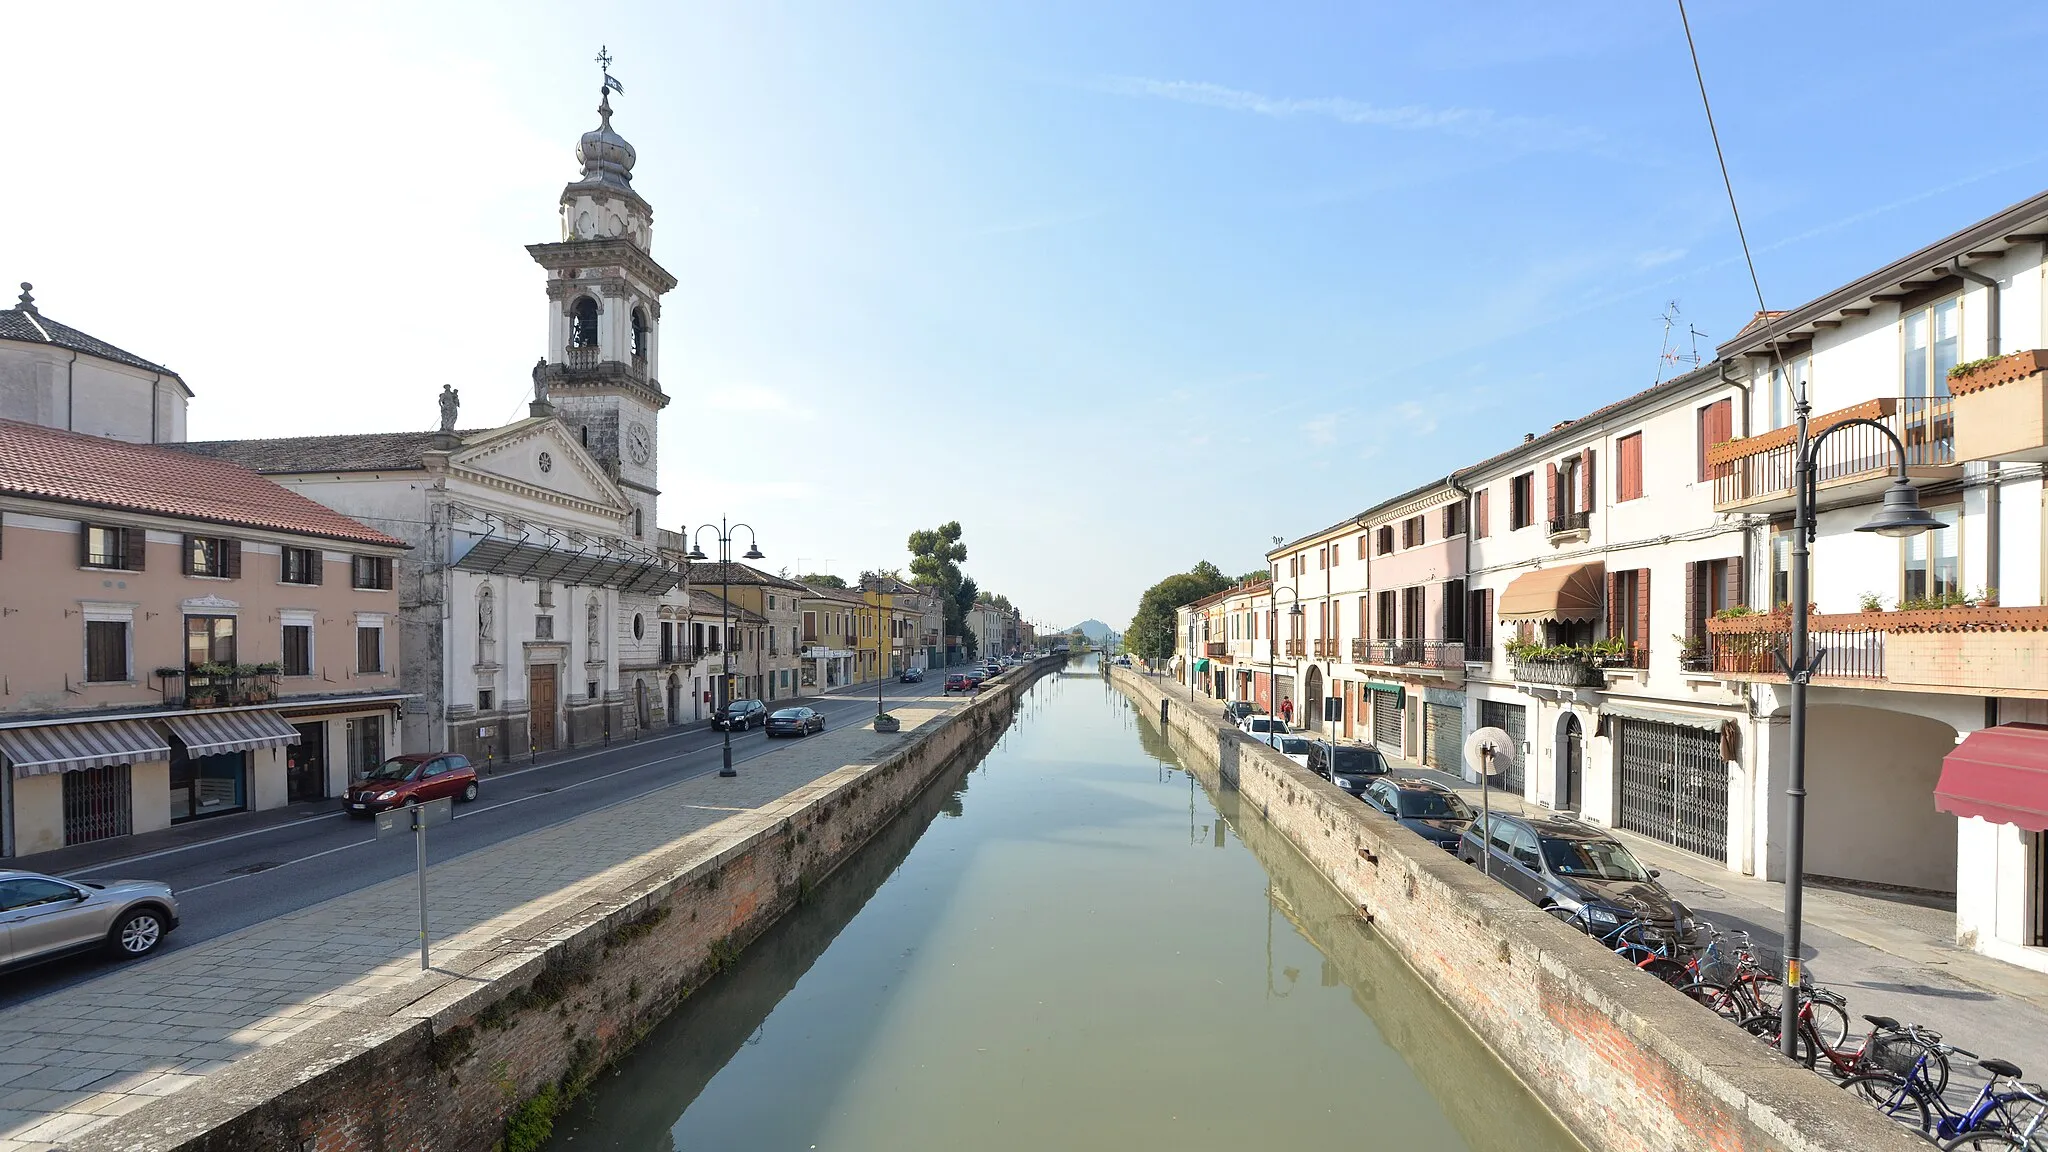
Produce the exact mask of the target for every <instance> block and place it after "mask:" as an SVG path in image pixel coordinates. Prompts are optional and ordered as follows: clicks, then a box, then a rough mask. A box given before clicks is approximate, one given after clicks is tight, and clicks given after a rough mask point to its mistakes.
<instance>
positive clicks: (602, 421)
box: [526, 53, 676, 544]
mask: <svg viewBox="0 0 2048 1152" xmlns="http://www.w3.org/2000/svg"><path fill="white" fill-rule="evenodd" d="M598 63H599V65H600V66H602V67H605V68H607V69H608V68H609V66H610V64H611V57H610V56H609V55H608V54H605V53H600V54H599V56H598ZM613 92H618V93H620V94H621V95H624V94H625V87H624V86H623V85H621V84H620V83H619V82H618V81H617V80H614V79H612V77H611V74H610V72H609V71H607V72H606V73H605V76H604V84H603V86H602V87H601V88H599V89H598V104H597V117H598V122H597V127H596V128H594V129H592V130H591V131H588V132H585V133H584V134H583V138H582V140H580V141H579V142H578V143H577V145H576V159H577V162H578V163H580V164H581V165H582V167H583V174H582V176H580V177H579V178H578V179H576V180H574V181H572V182H571V183H570V184H569V185H568V186H567V187H565V188H563V189H562V198H561V212H562V238H561V239H560V240H558V241H555V242H553V243H548V244H529V245H527V246H526V251H527V252H528V253H529V254H530V255H532V257H533V259H534V262H535V263H537V264H539V265H540V266H541V267H542V268H545V269H547V274H548V280H547V294H548V303H547V316H548V329H547V331H548V343H547V355H546V356H545V357H543V358H542V359H541V361H540V363H538V364H536V365H534V369H533V398H534V403H533V409H534V414H535V415H543V414H547V413H550V412H551V413H553V414H554V415H557V416H560V417H561V419H562V422H563V423H564V424H567V425H568V426H569V430H570V431H571V432H572V433H574V434H576V435H578V436H579V437H581V438H582V440H583V444H584V447H586V448H588V449H589V450H590V453H591V455H593V456H595V457H597V458H598V459H599V460H600V461H602V462H603V463H604V464H605V466H606V467H607V468H609V469H610V470H611V472H612V475H613V476H614V477H615V478H616V479H617V480H618V482H619V484H620V486H621V487H622V488H624V489H625V491H626V495H627V498H628V499H630V500H631V501H632V503H633V509H634V514H633V516H632V518H631V522H629V523H627V524H626V525H625V534H626V535H627V536H629V537H633V538H635V539H637V540H639V541H641V542H644V543H649V544H651V543H652V542H653V540H654V539H655V535H654V534H655V524H656V509H655V504H656V500H657V499H658V497H659V496H660V492H659V490H658V489H657V488H656V487H655V480H656V476H657V471H656V464H657V459H656V441H657V436H656V431H657V427H658V421H659V419H660V415H661V410H662V409H663V408H665V407H667V406H668V395H667V394H666V393H665V392H663V391H662V390H661V379H660V372H659V368H660V363H661V337H660V322H661V297H662V296H663V295H664V294H665V293H667V292H668V290H669V289H671V288H674V287H675V286H676V278H675V277H674V276H671V275H669V274H668V271H667V270H666V269H664V268H663V267H662V266H661V265H659V264H657V263H655V262H654V257H653V256H652V255H651V254H650V253H651V249H652V246H653V242H654V209H653V208H652V207H650V206H649V205H648V203H647V201H646V200H643V199H641V197H640V194H639V193H638V192H635V191H634V190H633V164H634V161H635V159H636V156H635V154H634V152H633V146H632V145H631V144H628V143H627V142H626V139H625V137H623V136H621V135H619V134H618V133H617V132H616V131H614V130H613V129H612V102H611V94H612V93H613Z"/></svg>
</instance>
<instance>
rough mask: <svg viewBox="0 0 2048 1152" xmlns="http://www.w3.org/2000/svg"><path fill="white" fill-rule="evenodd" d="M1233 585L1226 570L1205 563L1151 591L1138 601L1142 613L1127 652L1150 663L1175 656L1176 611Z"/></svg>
mask: <svg viewBox="0 0 2048 1152" xmlns="http://www.w3.org/2000/svg"><path fill="white" fill-rule="evenodd" d="M1230 585H1231V580H1230V578H1229V577H1227V576H1225V575H1224V574H1223V570H1222V569H1220V568H1218V567H1216V566H1215V565H1214V564H1211V563H1209V562H1208V561H1207V560H1204V561H1202V562H1200V563H1199V564H1196V565H1195V566H1194V567H1193V568H1191V569H1189V570H1188V571H1186V572H1181V573H1177V574H1175V575H1172V576H1168V577H1167V578H1166V579H1164V580H1161V581H1160V582H1159V583H1157V584H1154V585H1153V586H1152V587H1150V588H1147V589H1146V590H1145V595H1144V596H1142V597H1140V598H1139V600H1138V614H1137V615H1135V616H1133V617H1131V626H1130V627H1129V628H1128V629H1126V630H1125V631H1124V635H1123V649H1124V651H1126V652H1129V653H1130V654H1132V655H1134V656H1138V657H1140V658H1142V659H1146V660H1158V659H1160V658H1162V657H1165V656H1170V655H1172V654H1173V618H1174V617H1173V614H1174V609H1176V608H1179V607H1181V606H1182V605H1184V604H1192V603H1194V602H1195V601H1197V600H1200V599H1201V598H1202V597H1204V596H1211V595H1214V594H1215V593H1218V592H1221V591H1223V590H1224V589H1225V588H1228V587H1230Z"/></svg>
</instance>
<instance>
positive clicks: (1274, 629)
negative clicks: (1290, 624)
mask: <svg viewBox="0 0 2048 1152" xmlns="http://www.w3.org/2000/svg"><path fill="white" fill-rule="evenodd" d="M1282 588H1285V589H1286V590H1287V595H1288V596H1289V597H1290V598H1291V599H1292V600H1293V603H1292V604H1290V605H1289V606H1288V609H1287V615H1288V616H1289V617H1290V618H1292V617H1296V616H1300V615H1301V614H1302V612H1301V593H1299V592H1296V591H1295V590H1294V586H1293V585H1292V584H1275V585H1273V587H1272V590H1271V591H1269V592H1268V593H1267V595H1269V596H1271V597H1272V598H1273V609H1272V612H1273V623H1272V626H1271V627H1270V628H1268V629H1267V632H1268V633H1269V635H1268V636H1267V637H1266V699H1267V700H1268V701H1269V702H1270V703H1271V704H1272V708H1271V709H1270V710H1269V711H1268V712H1267V713H1266V747H1268V748H1271V747H1272V746H1273V720H1274V718H1276V717H1278V716H1279V715H1280V682H1279V681H1278V680H1275V679H1274V678H1273V649H1274V648H1275V647H1276V646H1278V645H1279V643H1280V636H1279V632H1280V590H1281V589H1282ZM1289 631H1293V629H1291V628H1290V629H1289Z"/></svg>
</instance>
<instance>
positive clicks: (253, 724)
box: [164, 711, 300, 824]
mask: <svg viewBox="0 0 2048 1152" xmlns="http://www.w3.org/2000/svg"><path fill="white" fill-rule="evenodd" d="M164 726H165V727H166V728H169V729H170V731H171V797H170V799H171V823H173V824H182V823H184V822H186V821H188V820H203V819H205V818H207V817H209V816H225V815H226V814H228V813H230V812H243V811H246V810H248V809H249V808H250V807H251V806H252V804H251V800H250V790H251V782H250V779H249V768H250V763H249V761H250V753H251V752H256V751H259V750H264V749H272V748H283V747H286V746H289V745H294V744H297V743H299V739H300V736H299V731H298V729H296V728H294V727H292V726H291V725H290V724H287V723H285V722H284V720H283V719H282V718H281V717H279V716H278V715H277V713H275V712H270V711H253V712H241V711H235V712H195V713H192V714H190V715H184V716H166V717H165V718H164Z"/></svg>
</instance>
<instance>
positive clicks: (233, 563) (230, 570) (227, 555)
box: [220, 540, 242, 580]
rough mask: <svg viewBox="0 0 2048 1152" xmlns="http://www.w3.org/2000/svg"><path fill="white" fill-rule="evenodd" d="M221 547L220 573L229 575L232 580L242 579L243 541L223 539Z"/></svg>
mask: <svg viewBox="0 0 2048 1152" xmlns="http://www.w3.org/2000/svg"><path fill="white" fill-rule="evenodd" d="M220 547H221V558H220V564H221V569H220V574H221V575H223V576H225V577H227V578H228V579H230V580H239V579H241V578H242V542H241V541H240V540H223V541H221V542H220Z"/></svg>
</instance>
